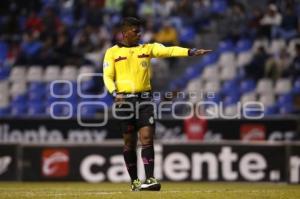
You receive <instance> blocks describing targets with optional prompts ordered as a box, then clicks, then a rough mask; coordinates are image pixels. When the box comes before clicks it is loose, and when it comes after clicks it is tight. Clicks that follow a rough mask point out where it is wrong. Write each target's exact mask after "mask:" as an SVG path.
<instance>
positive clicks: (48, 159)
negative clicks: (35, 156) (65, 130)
mask: <svg viewBox="0 0 300 199" xmlns="http://www.w3.org/2000/svg"><path fill="white" fill-rule="evenodd" d="M69 159H70V158H69V151H68V150H66V149H45V150H44V151H43V152H42V174H43V176H46V177H64V176H67V175H68V174H69Z"/></svg>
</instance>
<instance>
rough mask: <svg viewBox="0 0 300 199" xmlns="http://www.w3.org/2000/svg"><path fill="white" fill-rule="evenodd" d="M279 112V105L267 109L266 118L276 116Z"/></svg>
mask: <svg viewBox="0 0 300 199" xmlns="http://www.w3.org/2000/svg"><path fill="white" fill-rule="evenodd" d="M278 112H279V108H278V106H277V105H273V106H269V107H265V116H270V115H276V114H278Z"/></svg>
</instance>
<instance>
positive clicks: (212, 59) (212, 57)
mask: <svg viewBox="0 0 300 199" xmlns="http://www.w3.org/2000/svg"><path fill="white" fill-rule="evenodd" d="M218 59H219V54H218V52H212V53H209V54H207V55H205V56H204V57H203V59H202V61H201V62H202V64H203V65H211V64H214V63H216V62H217V61H218Z"/></svg>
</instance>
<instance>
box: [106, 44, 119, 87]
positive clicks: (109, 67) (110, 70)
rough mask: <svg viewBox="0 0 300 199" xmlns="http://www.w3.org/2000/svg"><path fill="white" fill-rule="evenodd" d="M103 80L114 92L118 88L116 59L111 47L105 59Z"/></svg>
mask: <svg viewBox="0 0 300 199" xmlns="http://www.w3.org/2000/svg"><path fill="white" fill-rule="evenodd" d="M103 80H104V84H105V87H106V88H107V90H108V91H109V92H110V93H112V92H113V91H114V90H116V85H115V61H114V59H113V56H112V52H111V49H108V50H107V51H106V53H105V56H104V60H103Z"/></svg>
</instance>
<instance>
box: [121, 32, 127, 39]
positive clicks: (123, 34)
mask: <svg viewBox="0 0 300 199" xmlns="http://www.w3.org/2000/svg"><path fill="white" fill-rule="evenodd" d="M121 35H122V39H124V38H126V32H125V31H122V32H121Z"/></svg>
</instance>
